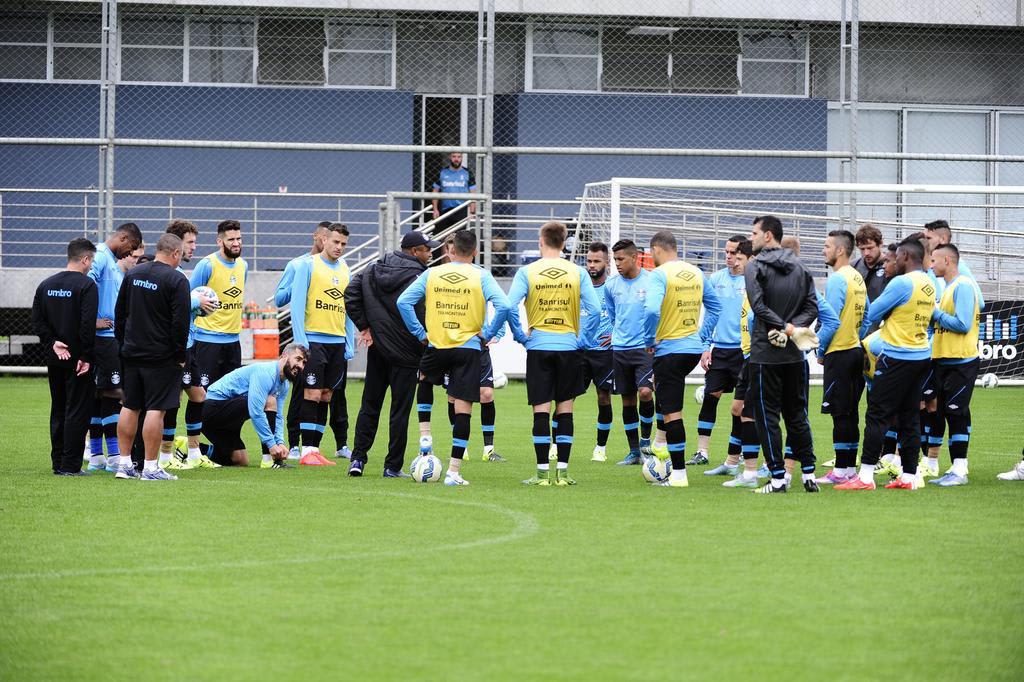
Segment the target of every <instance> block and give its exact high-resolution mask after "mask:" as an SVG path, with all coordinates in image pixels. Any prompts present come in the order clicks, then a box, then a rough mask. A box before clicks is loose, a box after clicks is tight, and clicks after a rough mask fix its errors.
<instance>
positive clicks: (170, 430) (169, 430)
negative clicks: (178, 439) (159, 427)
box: [164, 429, 174, 438]
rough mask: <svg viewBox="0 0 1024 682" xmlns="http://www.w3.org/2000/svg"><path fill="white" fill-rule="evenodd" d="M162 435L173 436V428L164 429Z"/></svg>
mask: <svg viewBox="0 0 1024 682" xmlns="http://www.w3.org/2000/svg"><path fill="white" fill-rule="evenodd" d="M164 435H165V436H171V437H172V438H173V437H174V429H164Z"/></svg>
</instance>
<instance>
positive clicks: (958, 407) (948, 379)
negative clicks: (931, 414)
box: [933, 358, 981, 415]
mask: <svg viewBox="0 0 1024 682" xmlns="http://www.w3.org/2000/svg"><path fill="white" fill-rule="evenodd" d="M933 368H934V370H935V386H936V392H937V393H938V395H937V397H938V399H939V411H941V412H942V413H944V414H958V415H965V414H967V413H968V412H969V411H970V408H971V397H972V396H973V395H974V382H975V381H976V380H977V378H978V370H979V369H980V368H981V360H979V359H978V358H974V359H973V360H971V361H970V362H962V363H960V364H957V365H940V364H938V363H936V364H935V365H934V367H933Z"/></svg>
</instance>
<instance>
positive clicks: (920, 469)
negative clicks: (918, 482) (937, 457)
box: [917, 459, 949, 478]
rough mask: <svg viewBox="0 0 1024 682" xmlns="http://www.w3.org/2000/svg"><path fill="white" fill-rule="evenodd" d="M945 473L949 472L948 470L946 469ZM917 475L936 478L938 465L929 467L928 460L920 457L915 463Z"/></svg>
mask: <svg viewBox="0 0 1024 682" xmlns="http://www.w3.org/2000/svg"><path fill="white" fill-rule="evenodd" d="M946 473H949V472H948V471H947V472H946ZM917 475H918V476H922V477H923V476H927V477H928V478H938V477H939V468H938V467H930V466H928V460H927V459H922V460H921V461H920V462H918V464H917Z"/></svg>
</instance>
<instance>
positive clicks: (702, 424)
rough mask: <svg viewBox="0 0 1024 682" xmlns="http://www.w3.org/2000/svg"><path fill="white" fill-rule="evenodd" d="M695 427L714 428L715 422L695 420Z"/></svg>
mask: <svg viewBox="0 0 1024 682" xmlns="http://www.w3.org/2000/svg"><path fill="white" fill-rule="evenodd" d="M697 428H698V429H713V428H715V422H702V421H698V422H697Z"/></svg>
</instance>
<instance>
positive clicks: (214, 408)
mask: <svg viewBox="0 0 1024 682" xmlns="http://www.w3.org/2000/svg"><path fill="white" fill-rule="evenodd" d="M248 419H249V398H248V396H244V395H241V396H238V397H236V398H229V399H228V400H207V401H206V402H204V403H203V435H204V436H206V438H207V440H209V441H210V445H212V446H213V452H211V453H210V454H209V457H210V459H212V460H213V461H214V462H216V463H217V464H221V465H223V466H231V464H232V459H231V453H233V452H234V451H235V450H245V442H244V441H243V440H242V425H243V424H245V422H246V420H248ZM271 428H273V425H271Z"/></svg>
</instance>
